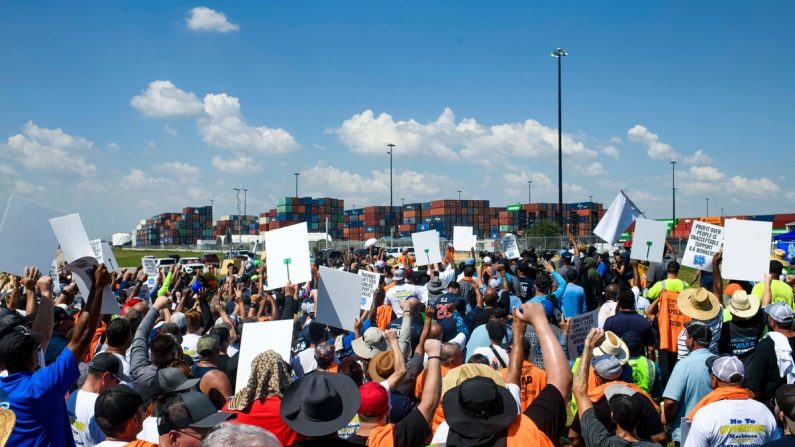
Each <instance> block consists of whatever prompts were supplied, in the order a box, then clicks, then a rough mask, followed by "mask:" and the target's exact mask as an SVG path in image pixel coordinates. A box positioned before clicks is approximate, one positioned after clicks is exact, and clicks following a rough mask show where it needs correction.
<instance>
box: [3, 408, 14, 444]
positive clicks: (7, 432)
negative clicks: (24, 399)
mask: <svg viewBox="0 0 795 447" xmlns="http://www.w3.org/2000/svg"><path fill="white" fill-rule="evenodd" d="M16 422H17V416H16V415H15V414H14V412H13V411H11V410H8V409H5V408H0V446H4V445H6V442H8V438H9V437H10V436H11V431H12V430H14V425H15V424H16Z"/></svg>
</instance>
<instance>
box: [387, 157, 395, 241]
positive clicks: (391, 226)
mask: <svg viewBox="0 0 795 447" xmlns="http://www.w3.org/2000/svg"><path fill="white" fill-rule="evenodd" d="M387 147H388V148H389V150H388V151H387V152H386V153H387V154H389V233H390V236H392V239H394V238H395V223H394V220H395V218H394V216H392V211H393V210H392V153H393V152H395V145H394V144H392V143H387Z"/></svg>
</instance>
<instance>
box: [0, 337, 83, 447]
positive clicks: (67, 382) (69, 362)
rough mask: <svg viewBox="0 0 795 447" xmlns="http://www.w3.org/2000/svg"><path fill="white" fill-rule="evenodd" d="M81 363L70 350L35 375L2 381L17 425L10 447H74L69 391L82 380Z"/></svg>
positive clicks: (10, 440)
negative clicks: (69, 409)
mask: <svg viewBox="0 0 795 447" xmlns="http://www.w3.org/2000/svg"><path fill="white" fill-rule="evenodd" d="M77 365H78V362H77V359H75V356H74V354H72V351H70V350H69V349H64V350H63V351H62V352H61V355H59V356H58V358H57V359H56V360H55V362H53V363H52V364H50V365H49V366H47V367H46V368H42V369H39V370H38V371H35V372H29V371H26V372H20V373H15V374H11V375H10V376H8V377H2V378H0V388H2V389H3V391H5V392H6V394H8V399H9V402H10V404H11V408H10V409H11V410H12V411H13V412H14V413H15V414H16V416H17V422H16V425H15V426H14V430H13V431H12V432H11V437H10V438H8V444H7V445H9V446H12V445H13V446H15V447H42V446H53V447H61V446H74V445H75V442H74V439H73V438H72V428H71V426H70V425H69V415H68V413H67V411H66V400H65V399H64V397H65V396H66V392H67V391H69V389H70V388H71V387H72V385H74V383H75V382H77V379H78V377H80V370H79V369H78V367H77Z"/></svg>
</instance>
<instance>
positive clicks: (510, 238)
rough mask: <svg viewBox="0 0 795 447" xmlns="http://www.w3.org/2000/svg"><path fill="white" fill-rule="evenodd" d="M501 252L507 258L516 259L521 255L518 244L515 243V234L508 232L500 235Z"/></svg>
mask: <svg viewBox="0 0 795 447" xmlns="http://www.w3.org/2000/svg"><path fill="white" fill-rule="evenodd" d="M502 252H503V253H504V254H505V257H506V258H508V259H517V258H519V257H520V256H521V253H519V245H518V244H517V243H516V235H514V234H511V233H508V234H506V235H505V236H503V237H502Z"/></svg>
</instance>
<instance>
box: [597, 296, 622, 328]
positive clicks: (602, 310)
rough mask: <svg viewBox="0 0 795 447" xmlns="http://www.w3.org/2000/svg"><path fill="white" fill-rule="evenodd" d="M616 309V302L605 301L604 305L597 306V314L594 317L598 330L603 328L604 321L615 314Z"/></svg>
mask: <svg viewBox="0 0 795 447" xmlns="http://www.w3.org/2000/svg"><path fill="white" fill-rule="evenodd" d="M617 308H618V302H617V301H605V302H604V304H602V305H601V306H599V313H598V314H597V317H596V321H597V323H596V325H597V326H598V327H599V329H602V328H603V327H605V321H607V319H608V318H610V317H612V316H613V315H615V314H616V309H617Z"/></svg>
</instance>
